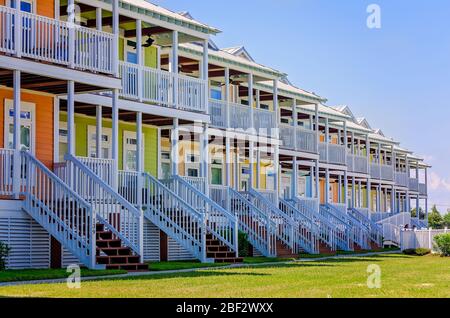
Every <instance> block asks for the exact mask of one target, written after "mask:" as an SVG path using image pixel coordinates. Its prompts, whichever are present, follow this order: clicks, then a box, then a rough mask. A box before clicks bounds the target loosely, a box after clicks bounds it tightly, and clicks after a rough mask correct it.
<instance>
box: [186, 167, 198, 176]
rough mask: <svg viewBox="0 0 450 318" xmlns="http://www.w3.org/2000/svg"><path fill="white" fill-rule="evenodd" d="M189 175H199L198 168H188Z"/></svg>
mask: <svg viewBox="0 0 450 318" xmlns="http://www.w3.org/2000/svg"><path fill="white" fill-rule="evenodd" d="M187 175H188V177H198V169H194V168H188V169H187Z"/></svg>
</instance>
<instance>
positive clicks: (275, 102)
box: [272, 79, 280, 206]
mask: <svg viewBox="0 0 450 318" xmlns="http://www.w3.org/2000/svg"><path fill="white" fill-rule="evenodd" d="M273 111H274V112H275V122H276V123H277V126H278V123H279V122H280V111H279V109H278V79H275V80H273ZM279 133H280V132H279V130H278V129H277V130H276V131H275V136H273V137H275V139H277V140H279ZM272 135H273V134H272ZM279 160H280V148H279V145H278V144H277V145H275V158H274V164H275V182H274V184H275V189H274V190H275V193H276V198H275V204H276V205H277V206H278V200H279V197H280V193H279V189H280V178H279V176H280V172H279V169H280V164H279Z"/></svg>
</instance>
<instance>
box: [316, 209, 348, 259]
mask: <svg viewBox="0 0 450 318" xmlns="http://www.w3.org/2000/svg"><path fill="white" fill-rule="evenodd" d="M319 214H320V215H321V216H323V217H324V218H327V219H328V220H329V221H330V222H331V223H332V224H333V225H334V226H335V227H336V228H337V230H338V231H336V233H337V234H338V235H337V237H336V238H337V243H338V246H339V247H340V248H341V249H342V250H346V251H352V250H353V244H352V242H351V238H353V239H354V235H353V232H352V229H353V228H352V226H351V224H350V221H349V220H348V219H347V221H344V220H343V219H342V218H341V217H340V216H338V215H336V212H335V211H333V207H332V206H330V205H329V204H325V205H323V204H321V205H319Z"/></svg>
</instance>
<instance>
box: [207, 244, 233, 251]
mask: <svg viewBox="0 0 450 318" xmlns="http://www.w3.org/2000/svg"><path fill="white" fill-rule="evenodd" d="M229 250H230V249H229V248H228V246H225V245H206V251H207V252H226V251H229Z"/></svg>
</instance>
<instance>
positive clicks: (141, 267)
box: [106, 263, 148, 272]
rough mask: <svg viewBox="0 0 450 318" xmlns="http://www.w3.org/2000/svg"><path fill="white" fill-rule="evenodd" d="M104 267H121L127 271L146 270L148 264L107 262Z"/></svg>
mask: <svg viewBox="0 0 450 318" xmlns="http://www.w3.org/2000/svg"><path fill="white" fill-rule="evenodd" d="M106 269H123V270H126V271H129V272H143V271H148V265H147V264H143V263H126V264H108V265H106Z"/></svg>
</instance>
